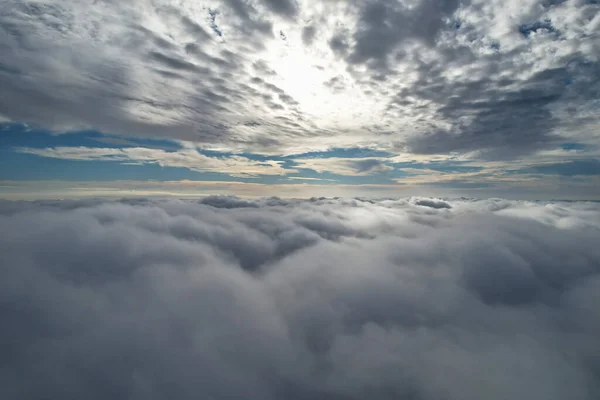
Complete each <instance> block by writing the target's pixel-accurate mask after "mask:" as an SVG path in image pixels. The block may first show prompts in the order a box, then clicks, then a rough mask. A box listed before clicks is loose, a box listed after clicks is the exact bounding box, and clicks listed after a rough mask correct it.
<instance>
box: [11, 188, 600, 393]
mask: <svg viewBox="0 0 600 400" xmlns="http://www.w3.org/2000/svg"><path fill="white" fill-rule="evenodd" d="M425 200H429V201H430V202H431V203H432V204H434V203H435V204H442V200H439V199H424V198H416V199H406V200H381V201H362V200H358V199H354V200H343V199H326V198H320V199H317V198H315V199H312V200H308V201H305V200H282V199H278V198H271V199H263V200H253V201H250V200H241V199H236V198H231V197H226V198H218V197H212V198H206V199H203V200H202V202H204V203H209V204H211V206H209V205H207V204H200V203H199V202H197V201H175V200H170V201H158V200H147V199H130V200H122V201H116V202H106V201H102V200H89V201H66V202H60V201H58V202H51V201H39V202H19V203H14V202H1V203H0V233H1V234H0V269H1V270H2V277H3V279H2V280H0V317H1V318H2V321H3V329H2V330H1V331H0V354H1V356H2V360H3V365H4V367H3V368H1V369H0V382H2V385H0V396H1V397H2V398H7V399H35V398H79V397H85V398H89V399H105V398H108V397H110V398H113V399H137V398H140V399H142V398H143V399H149V398H150V399H163V398H165V399H166V398H180V399H187V398H190V399H191V398H198V397H199V396H200V397H203V398H214V399H238V398H242V397H252V398H261V399H363V398H367V397H368V398H374V399H392V398H393V399H397V398H407V399H424V400H427V399H439V398H446V399H461V400H462V399H473V400H474V399H481V398H486V399H491V400H496V399H505V398H523V399H532V400H535V399H540V400H552V399H564V398H569V399H580V400H584V399H590V400H591V399H596V398H598V396H599V395H600V359H599V358H598V356H597V349H598V348H599V347H600V340H599V339H598V338H599V337H600V318H599V315H600V313H599V312H598V311H599V310H598V304H599V302H598V293H600V252H599V250H598V246H597V243H598V241H599V240H600V234H599V232H600V231H599V228H600V219H599V215H600V210H599V206H598V204H597V203H527V202H512V201H505V200H484V201H469V200H460V201H457V200H445V201H443V203H445V204H448V205H451V206H452V208H435V207H434V208H431V207H422V206H419V205H417V204H418V203H419V202H421V203H422V202H424V201H425ZM251 204H252V205H251ZM215 206H216V207H215ZM222 207H224V208H222ZM482 371H484V372H485V373H482ZM474 377H477V378H476V379H475V378H474Z"/></svg>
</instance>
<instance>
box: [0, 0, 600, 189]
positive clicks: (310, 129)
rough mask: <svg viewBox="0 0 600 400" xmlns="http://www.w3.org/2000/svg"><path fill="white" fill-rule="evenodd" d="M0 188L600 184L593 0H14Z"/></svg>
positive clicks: (0, 135) (8, 6)
mask: <svg viewBox="0 0 600 400" xmlns="http://www.w3.org/2000/svg"><path fill="white" fill-rule="evenodd" d="M1 8H2V9H1V11H0V54H2V58H1V59H0V88H1V90H0V198H5V199H40V198H66V197H90V196H123V195H140V196H154V195H163V196H164V195H169V196H171V195H172V196H178V197H185V196H201V195H215V194H235V195H238V196H242V197H256V196H280V197H312V196H330V197H333V196H345V197H346V196H368V197H401V196H412V195H425V196H438V197H477V198H482V197H504V198H523V199H598V198H600V38H599V36H598V35H599V32H600V12H599V11H600V4H599V3H598V2H597V1H595V0H566V1H563V0H464V1H463V0H404V1H391V0H366V1H337V0H326V1H314V0H255V1H246V0H223V1H197V0H194V1H191V0H130V1H112V0H95V1H93V2H82V1H79V0H60V1H59V0H39V1H24V0H4V1H3V2H2V7H1Z"/></svg>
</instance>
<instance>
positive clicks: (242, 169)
mask: <svg viewBox="0 0 600 400" xmlns="http://www.w3.org/2000/svg"><path fill="white" fill-rule="evenodd" d="M16 150H17V151H18V152H20V153H25V154H35V155H38V156H41V157H50V158H58V159H64V160H78V161H116V162H120V163H124V164H158V165H161V166H163V167H180V168H187V169H189V170H191V171H198V172H220V173H224V174H229V175H231V176H237V177H248V176H256V175H285V174H286V173H291V172H296V170H294V169H291V168H288V169H284V168H282V167H281V165H280V164H281V163H280V162H278V161H273V160H266V161H254V160H250V159H248V158H246V157H242V156H238V155H233V156H228V157H208V156H206V155H204V154H202V153H200V152H198V150H197V149H195V148H193V147H192V148H184V149H179V150H177V151H165V150H161V149H151V148H145V147H129V148H99V147H50V148H41V149H40V148H28V147H22V148H18V149H16Z"/></svg>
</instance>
